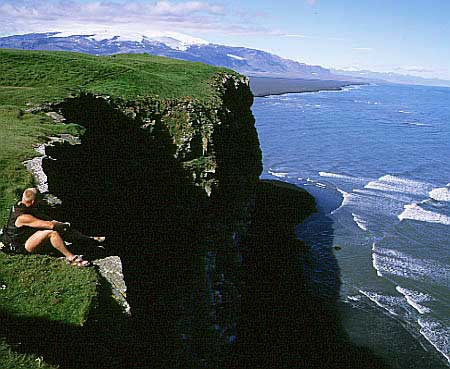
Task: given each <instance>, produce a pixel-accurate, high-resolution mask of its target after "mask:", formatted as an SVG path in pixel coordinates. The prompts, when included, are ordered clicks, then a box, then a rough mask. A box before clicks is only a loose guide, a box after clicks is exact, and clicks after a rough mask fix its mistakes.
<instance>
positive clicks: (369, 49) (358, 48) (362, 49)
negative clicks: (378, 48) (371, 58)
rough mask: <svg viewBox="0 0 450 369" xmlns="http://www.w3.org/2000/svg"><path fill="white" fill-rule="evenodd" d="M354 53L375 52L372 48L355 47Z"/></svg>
mask: <svg viewBox="0 0 450 369" xmlns="http://www.w3.org/2000/svg"><path fill="white" fill-rule="evenodd" d="M352 50H353V51H373V49H372V48H371V47H354V48H353V49H352Z"/></svg>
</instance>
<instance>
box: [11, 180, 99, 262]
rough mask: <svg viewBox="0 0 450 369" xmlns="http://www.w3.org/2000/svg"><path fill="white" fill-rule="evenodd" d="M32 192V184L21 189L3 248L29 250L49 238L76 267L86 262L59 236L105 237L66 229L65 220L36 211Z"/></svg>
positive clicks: (22, 252)
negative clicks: (57, 219) (19, 198)
mask: <svg viewBox="0 0 450 369" xmlns="http://www.w3.org/2000/svg"><path fill="white" fill-rule="evenodd" d="M36 195H37V189H36V188H27V189H26V190H25V191H24V192H23V195H22V200H21V201H20V202H19V203H18V204H17V205H14V206H13V207H12V209H11V212H10V215H9V219H8V223H7V226H6V227H5V230H4V235H3V239H4V243H5V244H6V247H7V250H6V251H7V252H10V253H15V254H27V253H33V252H35V251H36V250H37V249H38V248H39V247H41V246H42V245H44V244H47V243H48V242H49V243H50V244H51V245H52V246H53V247H54V248H55V249H56V250H58V251H59V252H60V253H61V254H63V255H64V256H65V258H66V260H67V262H68V263H69V264H71V265H75V266H80V267H87V266H90V265H91V263H90V262H89V261H87V260H83V258H82V257H81V256H79V255H75V254H73V253H72V252H70V251H69V249H68V248H67V247H66V244H65V243H64V240H63V238H62V237H63V236H64V237H65V238H66V236H70V238H72V239H73V240H80V241H86V240H89V241H91V242H92V241H94V242H103V241H104V240H105V237H89V236H85V235H83V234H82V233H80V232H78V231H75V230H72V229H70V224H69V223H62V222H58V221H56V220H50V219H49V218H48V217H47V216H45V215H43V214H40V213H39V212H38V211H37V209H36V208H35V202H36Z"/></svg>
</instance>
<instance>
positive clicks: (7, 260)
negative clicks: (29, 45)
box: [0, 49, 220, 369]
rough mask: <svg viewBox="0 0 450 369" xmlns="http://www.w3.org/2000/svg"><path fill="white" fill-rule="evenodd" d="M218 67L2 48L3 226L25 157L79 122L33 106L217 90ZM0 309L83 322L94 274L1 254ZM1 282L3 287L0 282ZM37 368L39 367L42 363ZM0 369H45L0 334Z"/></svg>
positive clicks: (25, 177)
mask: <svg viewBox="0 0 450 369" xmlns="http://www.w3.org/2000/svg"><path fill="white" fill-rule="evenodd" d="M218 71H220V69H219V68H214V67H211V66H207V65H204V64H200V63H188V62H184V61H179V60H174V59H168V58H162V57H154V56H148V55H116V56H112V57H96V56H92V55H85V54H77V53H68V52H45V51H18V50H1V49H0V224H2V225H3V224H4V223H5V220H6V218H7V215H8V209H9V207H10V205H11V204H12V203H13V202H14V199H15V198H16V197H17V191H18V190H19V189H23V188H25V187H27V186H29V185H31V184H32V181H33V179H32V177H31V175H30V174H29V173H28V172H27V171H26V169H25V167H24V166H23V164H22V162H23V161H24V160H26V159H29V158H31V157H33V156H35V155H36V152H35V151H34V150H33V146H34V145H36V144H37V143H42V142H45V138H46V137H48V136H50V135H54V134H58V133H71V134H77V133H78V132H79V129H80V127H77V126H76V125H64V124H56V123H53V121H52V120H51V119H50V118H49V117H47V116H46V115H45V114H43V113H37V114H32V113H26V112H25V110H26V109H27V108H30V107H35V106H39V105H41V104H43V103H45V102H56V101H61V100H62V99H64V98H66V97H68V96H70V95H76V94H78V93H79V92H81V91H83V92H91V93H94V94H99V95H108V96H114V97H120V98H123V99H129V100H133V99H135V98H138V97H139V96H148V95H158V96H159V97H160V98H161V99H168V98H170V99H173V98H181V97H184V96H191V97H194V98H197V99H201V100H204V99H208V98H210V97H212V96H213V95H214V93H215V92H214V90H213V88H212V86H211V84H210V83H209V81H211V79H212V77H213V75H214V74H215V73H217V72H218ZM0 282H1V283H0V285H4V286H6V287H5V288H4V289H0V310H1V311H3V312H6V313H8V314H11V315H13V316H18V317H31V316H33V317H42V318H46V319H50V320H58V321H61V322H64V323H67V324H75V325H81V324H83V322H84V321H85V319H86V317H87V314H88V312H89V309H90V308H91V307H92V306H91V305H92V302H93V299H94V296H95V293H96V291H95V288H96V283H97V277H96V275H95V272H94V271H92V270H79V269H77V268H72V267H69V266H66V265H63V263H61V262H60V261H58V260H54V259H53V260H51V259H50V258H47V257H43V256H31V257H30V256H28V257H22V256H15V257H9V256H6V255H4V254H2V253H0ZM0 287H1V286H0ZM41 365H42V366H41ZM0 367H2V368H11V369H12V368H14V369H15V368H25V367H26V368H34V367H36V368H38V367H46V366H45V364H42V363H41V362H40V361H39V360H36V358H33V357H29V356H23V355H18V354H15V353H12V352H11V351H10V350H9V349H8V348H7V346H5V344H4V343H2V342H1V339H0Z"/></svg>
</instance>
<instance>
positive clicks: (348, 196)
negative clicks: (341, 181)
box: [331, 188, 352, 215]
mask: <svg viewBox="0 0 450 369" xmlns="http://www.w3.org/2000/svg"><path fill="white" fill-rule="evenodd" d="M336 190H338V191H339V192H340V193H341V195H342V196H343V200H342V203H341V205H340V206H339V207H338V208H336V209H334V210H333V211H332V212H331V215H333V214H334V213H336V212H337V211H338V210H340V209H342V208H343V207H344V206H345V205H347V204H348V203H349V202H350V199H351V196H352V194H351V193H348V192H345V191H344V190H341V189H340V188H336Z"/></svg>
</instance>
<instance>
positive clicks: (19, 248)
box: [3, 242, 29, 255]
mask: <svg viewBox="0 0 450 369" xmlns="http://www.w3.org/2000/svg"><path fill="white" fill-rule="evenodd" d="M5 246H6V247H5V248H4V250H3V251H5V252H6V253H7V254H20V255H26V254H28V253H29V252H28V251H27V249H26V248H25V244H24V243H18V242H8V243H6V245H5Z"/></svg>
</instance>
